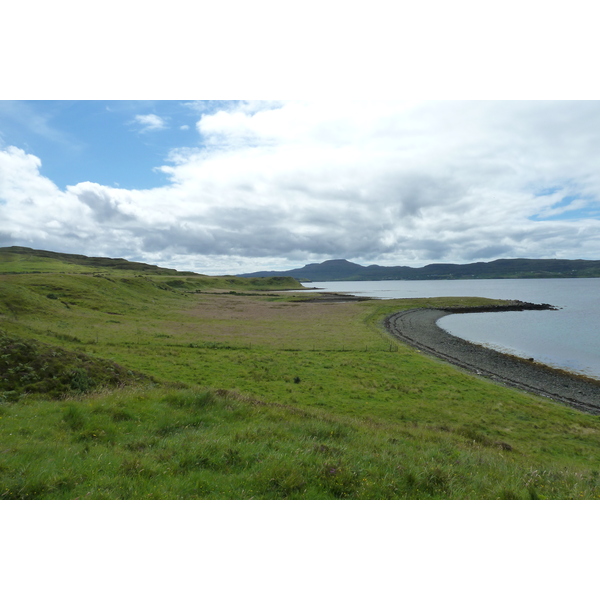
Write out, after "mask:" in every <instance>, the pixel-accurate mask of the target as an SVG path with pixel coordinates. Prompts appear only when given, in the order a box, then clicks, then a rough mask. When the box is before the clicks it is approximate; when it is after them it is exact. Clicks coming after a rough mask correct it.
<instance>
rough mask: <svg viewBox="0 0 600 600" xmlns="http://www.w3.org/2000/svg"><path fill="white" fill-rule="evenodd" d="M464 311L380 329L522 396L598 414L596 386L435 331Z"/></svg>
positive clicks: (407, 315) (413, 313) (392, 320)
mask: <svg viewBox="0 0 600 600" xmlns="http://www.w3.org/2000/svg"><path fill="white" fill-rule="evenodd" d="M551 308H552V307H550V306H548V305H531V306H529V307H523V306H522V307H521V308H519V307H513V308H509V310H523V309H525V310H548V309H551ZM498 310H506V307H504V308H501V307H478V308H476V309H469V312H475V311H476V312H494V311H498ZM455 312H465V311H464V310H463V311H459V310H456V309H454V308H448V309H442V310H438V309H428V308H423V309H414V310H408V311H402V312H399V313H395V314H393V315H391V316H389V317H388V318H387V319H386V321H385V326H386V328H387V329H388V331H389V332H390V333H392V335H394V336H396V337H397V338H399V339H400V340H402V341H403V342H406V343H408V344H410V345H411V346H414V347H415V348H417V349H419V350H421V351H423V352H427V353H429V354H432V355H433V356H436V357H438V358H441V359H443V360H446V361H448V362H450V363H452V364H454V365H456V366H458V367H461V368H464V369H467V370H469V371H472V372H474V373H476V374H477V375H481V376H484V377H487V378H489V379H491V380H493V381H496V382H497V383H500V384H504V385H510V386H513V387H516V388H519V389H522V390H524V391H526V392H530V393H533V394H538V395H540V396H545V397H548V398H552V399H554V400H557V401H559V402H562V403H564V404H567V405H568V406H571V407H572V408H576V409H578V410H581V411H584V412H588V413H592V414H600V381H598V380H596V379H591V378H588V377H584V376H579V375H576V374H573V373H569V372H567V371H562V370H559V369H552V368H550V367H548V366H546V365H542V364H539V363H536V362H534V361H533V359H529V360H528V359H523V358H519V357H517V356H512V355H509V354H503V353H500V352H497V351H495V350H492V349H490V348H486V347H484V346H481V345H478V344H472V343H470V342H467V341H465V340H462V339H461V338H458V337H456V336H453V335H451V334H449V333H447V332H446V331H444V330H443V329H441V328H440V327H438V326H437V324H436V323H437V321H438V319H440V318H441V317H444V316H446V315H449V314H452V313H455Z"/></svg>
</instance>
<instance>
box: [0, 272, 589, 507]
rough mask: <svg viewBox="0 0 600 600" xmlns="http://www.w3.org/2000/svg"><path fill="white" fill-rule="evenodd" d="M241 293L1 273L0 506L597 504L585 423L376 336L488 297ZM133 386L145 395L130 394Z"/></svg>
mask: <svg viewBox="0 0 600 600" xmlns="http://www.w3.org/2000/svg"><path fill="white" fill-rule="evenodd" d="M20 268H23V265H21V267H20ZM229 279H231V281H228V280H229ZM180 281H183V283H179V282H180ZM169 282H170V283H169ZM272 283H273V284H274V285H276V286H277V285H281V283H282V282H272ZM227 285H229V286H230V288H229V289H227ZM253 285H254V286H256V283H255V282H254V283H253V282H251V281H246V282H243V283H239V282H236V281H235V278H219V280H218V281H212V282H211V278H206V277H203V276H196V277H184V276H181V275H149V274H140V273H136V272H132V273H125V272H121V271H117V270H115V269H112V270H110V269H106V270H105V271H104V272H103V273H101V274H98V273H96V274H95V276H94V275H89V274H87V275H86V274H81V273H59V274H52V273H34V274H31V273H30V274H27V275H23V274H15V273H12V274H9V275H4V276H2V275H0V330H2V331H4V333H3V334H2V336H1V338H2V347H3V350H2V353H0V354H1V357H0V394H1V395H2V396H1V397H0V442H1V451H0V497H2V498H76V497H77V498H96V499H101V498H338V499H342V498H361V499H365V498H505V499H509V498H518V499H531V498H596V497H598V471H599V469H598V465H599V463H600V421H599V419H598V417H595V416H591V415H586V414H582V413H578V412H576V411H574V410H572V409H569V408H566V407H563V406H561V405H558V404H556V403H554V402H552V401H549V400H547V399H544V398H540V397H537V396H532V395H528V394H524V393H521V392H517V391H515V390H511V389H508V388H505V387H502V386H499V385H496V384H493V383H491V382H489V381H486V380H484V379H481V378H478V377H475V376H473V375H471V374H467V373H464V372H462V371H460V370H458V369H456V368H454V367H452V366H450V365H448V364H445V363H443V362H441V361H438V360H436V359H432V358H430V357H427V356H424V355H422V354H421V353H419V352H418V351H416V350H413V349H412V348H409V347H407V346H405V345H403V344H400V343H399V342H396V341H395V340H392V339H391V338H390V337H389V336H388V335H387V333H386V332H385V331H384V329H383V326H382V320H383V318H384V317H385V316H386V315H387V314H390V313H392V312H394V311H397V310H401V309H408V308H413V307H416V306H434V307H435V306H447V305H450V304H461V305H469V304H470V305H475V304H482V303H485V302H492V301H491V300H486V299H477V298H474V299H473V298H461V299H457V298H452V299H449V298H439V299H407V300H383V301H366V302H360V303H358V302H356V303H310V302H306V301H305V300H307V299H310V295H309V294H302V295H300V294H294V293H293V292H291V293H290V292H286V293H278V294H277V293H274V292H273V291H272V290H271V291H268V290H266V289H265V291H264V292H262V293H261V292H256V291H253V290H252V286H253ZM194 286H195V287H194ZM211 286H212V287H211ZM236 286H237V287H236ZM232 287H233V288H235V289H231V288H232ZM267 287H268V286H267ZM230 291H236V292H237V293H235V294H230V293H229V292H230ZM198 292H199V293H198ZM49 295H52V296H56V298H54V297H49ZM493 302H494V303H496V302H497V301H493ZM7 348H8V350H7ZM52 353H54V356H52ZM2 361H4V362H2ZM111 369H112V371H111ZM9 371H10V373H9ZM111 373H112V375H111ZM115 373H116V374H117V375H118V377H117V378H116V379H114V377H113V376H114V374H115ZM139 373H143V374H145V375H146V376H147V377H150V376H151V377H153V378H154V380H155V382H154V383H153V384H151V385H149V386H147V387H133V388H132V387H131V386H132V385H133V386H139V385H140V383H141V382H142V381H143V378H142V376H141V375H139ZM63 376H64V377H63ZM65 377H67V378H66V379H65ZM111 377H113V379H111ZM147 381H149V379H148V380H147ZM159 381H160V382H162V383H161V384H159V383H158V382H159ZM50 384H51V385H50ZM59 384H60V385H59ZM28 386H29V387H28ZM35 386H38V387H37V388H36V387H35ZM44 386H50V387H46V388H45V387H44ZM52 386H55V387H54V388H53V387H52ZM61 386H62V387H61ZM123 386H125V387H123ZM51 398H54V399H60V401H58V402H48V399H51Z"/></svg>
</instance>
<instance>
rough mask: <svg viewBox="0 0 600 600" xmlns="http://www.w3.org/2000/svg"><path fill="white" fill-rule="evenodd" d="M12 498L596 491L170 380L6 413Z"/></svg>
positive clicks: (494, 451) (561, 473) (3, 491)
mask: <svg viewBox="0 0 600 600" xmlns="http://www.w3.org/2000/svg"><path fill="white" fill-rule="evenodd" d="M0 417H1V418H0V423H1V424H2V433H3V439H4V441H5V443H4V446H3V447H4V451H3V453H2V455H1V457H0V497H1V498H4V499H35V498H51V499H67V498H88V499H110V498H122V499H128V498H131V499H134V498H135V499H144V498H155V499H160V498H173V499H180V498H206V499H225V498H228V499H251V498H254V499H257V498H261V499H284V498H286V499H304V498H306V499H308V498H310V499H351V498H352V499H376V498H379V499H381V498H390V499H391V498H413V499H415V498H417V499H436V498H448V499H450V498H455V499H458V498H490V499H493V498H497V499H529V498H597V497H598V494H599V493H600V488H599V481H598V474H597V472H591V471H578V470H573V469H565V468H560V467H556V466H549V465H546V466H543V465H541V464H531V463H526V464H523V462H522V461H521V460H518V458H515V456H514V455H515V450H512V451H510V450H507V449H506V448H503V447H502V446H501V445H499V444H497V443H495V442H493V441H492V440H488V439H486V438H484V437H483V436H481V435H479V436H476V435H474V434H473V433H471V432H469V431H466V430H459V431H454V432H450V431H440V430H437V429H435V428H427V427H423V426H419V425H418V424H415V423H410V422H405V423H390V422H384V421H376V420H373V419H370V420H367V419H352V418H348V417H342V416H339V415H332V414H331V412H330V411H323V410H317V409H306V408H303V409H298V408H294V407H290V406H283V405H274V404H269V403H260V402H257V401H256V400H255V399H253V398H252V397H249V396H244V395H241V394H236V393H231V392H225V391H222V392H210V391H207V390H202V389H195V388H191V389H169V388H168V387H155V388H145V389H144V388H141V389H131V390H129V391H120V392H111V393H101V394H92V395H88V396H87V397H85V398H82V399H67V400H64V401H63V402H61V403H56V402H54V403H48V402H41V401H37V402H35V401H34V402H32V401H26V402H24V403H23V404H22V405H10V406H3V407H2V414H1V415H0Z"/></svg>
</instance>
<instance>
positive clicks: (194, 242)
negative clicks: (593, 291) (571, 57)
mask: <svg viewBox="0 0 600 600" xmlns="http://www.w3.org/2000/svg"><path fill="white" fill-rule="evenodd" d="M599 154H600V103H599V102H597V101H533V100H527V101H461V100H447V101H407V100H404V101H402V100H390V101H372V100H352V99H345V100H307V101H258V100H250V101H243V100H242V101H232V100H229V101H222V102H221V101H216V100H210V101H194V100H164V101H150V100H144V101H125V100H117V101H103V100H96V101H92V100H76V101H64V100H46V101H43V100H33V101H22V100H3V101H0V246H13V245H19V246H27V247H32V248H40V249H45V250H53V251H57V252H69V253H77V254H86V255H91V256H110V257H123V258H127V259H129V260H136V261H143V262H149V263H152V264H160V265H162V266H171V267H174V268H177V269H188V270H192V271H195V272H200V273H206V274H224V273H229V274H236V273H245V272H252V271H257V270H266V269H274V270H287V269H291V268H296V267H299V266H303V265H304V264H307V263H314V262H321V261H323V260H328V259H337V258H345V259H348V260H351V261H353V262H357V263H360V264H363V265H368V264H380V265H408V266H414V267H418V266H423V265H425V264H430V263H438V262H443V263H448V262H453V263H468V262H476V261H490V260H494V259H498V258H515V257H525V258H568V259H598V258H599V257H600V171H599V169H598V156H599Z"/></svg>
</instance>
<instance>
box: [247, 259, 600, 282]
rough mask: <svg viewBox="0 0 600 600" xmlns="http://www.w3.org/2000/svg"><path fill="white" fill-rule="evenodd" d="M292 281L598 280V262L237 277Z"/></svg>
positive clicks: (320, 268)
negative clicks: (590, 278) (290, 278)
mask: <svg viewBox="0 0 600 600" xmlns="http://www.w3.org/2000/svg"><path fill="white" fill-rule="evenodd" d="M278 276H280V277H294V278H295V279H297V280H299V281H383V280H386V279H392V280H393V279H408V280H410V279H421V280H422V279H534V278H555V277H563V278H564V277H600V260H562V259H529V258H510V259H498V260H494V261H491V262H487V263H486V262H477V263H470V264H466V265H458V264H431V265H427V266H425V267H418V268H416V267H401V266H400V267H382V266H379V265H369V266H368V267H363V266H362V265H359V264H356V263H353V262H350V261H347V260H344V259H337V260H326V261H325V262H322V263H313V264H308V265H305V266H304V267H301V268H299V269H291V270H289V271H257V272H255V273H243V274H240V275H238V277H278Z"/></svg>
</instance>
